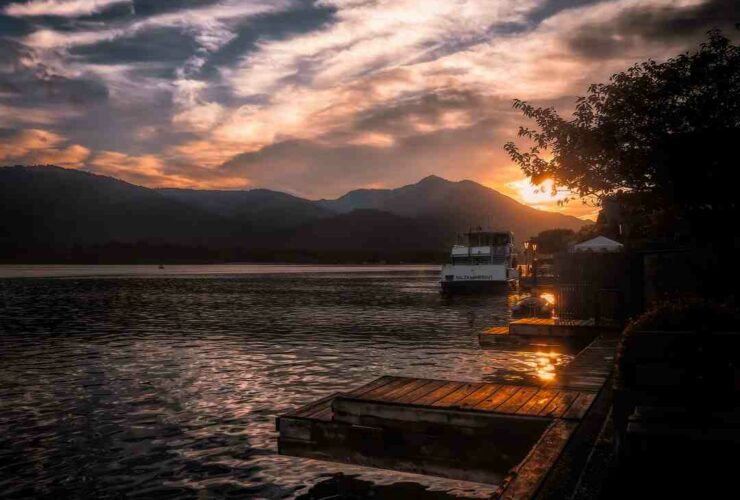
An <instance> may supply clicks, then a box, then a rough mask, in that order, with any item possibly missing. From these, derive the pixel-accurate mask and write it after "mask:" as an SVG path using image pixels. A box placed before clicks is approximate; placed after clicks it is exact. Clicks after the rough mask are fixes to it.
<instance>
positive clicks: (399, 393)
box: [365, 378, 429, 401]
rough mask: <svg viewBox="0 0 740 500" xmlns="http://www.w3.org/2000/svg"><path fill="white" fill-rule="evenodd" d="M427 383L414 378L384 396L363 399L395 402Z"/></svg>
mask: <svg viewBox="0 0 740 500" xmlns="http://www.w3.org/2000/svg"><path fill="white" fill-rule="evenodd" d="M428 383H429V381H428V380H426V379H422V378H416V379H406V383H404V384H401V385H400V386H398V387H396V388H394V389H393V390H391V391H388V392H386V393H385V394H382V395H378V396H375V397H367V396H366V397H365V399H377V400H379V401H397V400H398V399H400V398H402V397H403V396H405V395H406V394H408V393H410V392H413V391H415V390H416V389H418V388H419V387H423V386H425V385H426V384H428Z"/></svg>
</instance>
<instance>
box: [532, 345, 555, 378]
mask: <svg viewBox="0 0 740 500" xmlns="http://www.w3.org/2000/svg"><path fill="white" fill-rule="evenodd" d="M536 356H537V367H536V372H535V373H536V375H537V377H538V378H539V379H540V380H543V381H545V382H551V381H553V380H555V363H556V360H557V358H558V355H557V354H556V353H554V352H550V353H544V352H538V353H536Z"/></svg>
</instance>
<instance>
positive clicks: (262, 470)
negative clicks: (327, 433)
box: [0, 266, 565, 498]
mask: <svg viewBox="0 0 740 500" xmlns="http://www.w3.org/2000/svg"><path fill="white" fill-rule="evenodd" d="M167 271H170V267H169V266H168V268H167ZM508 300H509V297H507V296H505V295H504V296H466V297H444V296H441V295H440V294H439V292H438V284H437V275H436V271H432V272H427V271H409V272H392V271H387V270H374V271H373V272H363V273H346V272H344V273H327V272H324V273H322V274H295V273H291V274H280V275H251V274H250V275H229V276H210V277H208V276H203V277H182V276H179V277H157V278H152V277H127V278H105V279H102V278H85V279H81V278H79V279H78V278H65V279H23V280H16V279H12V280H10V279H9V280H0V329H1V334H0V450H2V452H0V471H1V472H0V491H3V492H4V494H7V495H10V496H20V497H34V496H58V497H68V496H78V497H79V496H88V497H96V498H106V497H120V496H142V497H153V496H164V495H167V496H171V497H173V498H195V497H203V496H207V497H216V498H218V497H226V496H232V495H234V496H241V497H248V496H260V497H265V498H283V497H286V496H293V495H300V494H309V492H310V491H312V488H314V487H315V486H316V485H317V484H319V483H322V482H325V481H326V480H327V478H328V477H333V475H334V474H336V473H337V472H343V473H345V474H351V475H353V476H356V477H357V480H358V481H362V482H367V483H370V484H371V485H375V486H379V485H383V486H389V485H393V484H396V486H397V487H399V488H401V487H400V486H398V483H407V484H408V483H414V484H416V485H418V487H414V488H416V489H414V492H415V493H419V494H421V493H423V492H446V493H448V494H460V495H467V496H486V495H490V493H491V492H492V488H491V487H488V486H482V485H475V484H471V483H464V482H459V481H449V480H444V479H439V478H430V477H423V476H414V475H408V474H400V473H393V472H388V471H381V470H374V469H366V468H360V467H351V466H343V465H338V464H331V463H323V462H316V461H311V460H303V459H297V458H291V457H281V456H278V455H276V450H275V446H276V443H275V437H276V436H275V431H274V417H275V416H276V415H278V414H280V413H282V412H285V411H287V410H289V409H292V408H295V407H296V406H297V405H299V404H301V403H303V402H306V401H310V400H313V399H315V398H318V397H322V396H324V395H327V394H330V393H332V392H337V391H340V390H346V389H347V388H348V387H352V386H355V385H358V384H361V383H365V382H368V381H370V380H372V379H374V378H375V377H378V376H380V375H383V374H403V375H409V376H420V377H433V378H448V379H454V380H470V381H479V380H484V381H485V380H493V379H494V378H497V377H501V376H506V377H509V378H511V379H512V380H517V379H520V380H521V379H523V378H525V377H527V376H533V375H536V374H537V373H538V372H539V370H540V364H539V362H538V361H537V360H538V359H539V357H538V355H536V354H527V353H505V352H496V351H490V350H485V351H484V350H480V349H479V348H478V345H477V333H478V331H479V330H481V329H483V328H485V327H487V326H492V325H503V324H506V322H507V321H508V314H509V313H508V308H507V301H508ZM471 317H472V318H473V321H471V319H470V318H471ZM563 359H565V358H562V357H556V358H552V360H553V363H554V364H557V363H559V362H562V360H563ZM363 488H364V486H363ZM373 488H374V487H373ZM373 488H370V489H369V490H367V491H371V492H372V491H376V490H374V489H373ZM360 490H361V491H365V490H364V489H362V488H361V489H360ZM313 491H314V492H315V491H316V490H313ZM384 491H385V490H384ZM400 491H406V490H403V489H401V490H400ZM425 494H426V493H425ZM435 494H436V493H435ZM368 495H370V493H368Z"/></svg>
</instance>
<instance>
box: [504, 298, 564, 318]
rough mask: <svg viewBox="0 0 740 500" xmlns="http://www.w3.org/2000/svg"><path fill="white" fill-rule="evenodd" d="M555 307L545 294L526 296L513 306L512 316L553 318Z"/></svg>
mask: <svg viewBox="0 0 740 500" xmlns="http://www.w3.org/2000/svg"><path fill="white" fill-rule="evenodd" d="M554 309H555V307H554V306H553V304H552V302H550V301H549V300H547V298H545V297H543V296H540V297H538V296H536V295H533V296H529V297H525V298H523V299H522V300H520V301H519V302H517V303H516V304H514V305H513V306H512V307H511V317H512V318H552V313H553V310H554Z"/></svg>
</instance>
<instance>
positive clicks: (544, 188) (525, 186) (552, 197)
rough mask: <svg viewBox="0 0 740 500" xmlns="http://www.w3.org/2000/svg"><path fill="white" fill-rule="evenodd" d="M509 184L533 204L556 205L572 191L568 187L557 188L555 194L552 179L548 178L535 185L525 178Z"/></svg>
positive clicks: (524, 200) (526, 201)
mask: <svg viewBox="0 0 740 500" xmlns="http://www.w3.org/2000/svg"><path fill="white" fill-rule="evenodd" d="M507 186H508V187H509V188H511V189H513V190H514V191H515V192H516V193H517V194H518V195H519V199H521V200H522V201H523V202H524V203H526V204H527V205H532V206H543V205H554V204H557V202H559V201H563V200H565V199H566V198H568V196H569V195H570V192H569V191H568V190H566V189H557V190H556V192H555V194H553V189H552V188H553V181H552V179H546V180H545V181H543V182H542V183H541V184H539V185H535V184H532V182H531V181H530V180H529V179H526V178H525V179H520V180H518V181H513V182H509V183H508V184H507Z"/></svg>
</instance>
